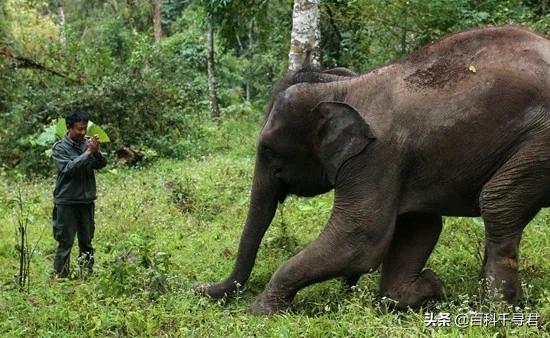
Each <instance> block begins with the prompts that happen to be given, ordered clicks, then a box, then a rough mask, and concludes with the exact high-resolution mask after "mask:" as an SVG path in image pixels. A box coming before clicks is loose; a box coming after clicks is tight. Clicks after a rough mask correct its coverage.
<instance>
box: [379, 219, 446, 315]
mask: <svg viewBox="0 0 550 338" xmlns="http://www.w3.org/2000/svg"><path fill="white" fill-rule="evenodd" d="M441 228H442V222H441V216H439V215H433V214H424V213H408V214H403V215H400V216H399V217H398V218H397V222H396V227H395V234H394V236H393V240H392V242H391V245H390V248H389V250H388V252H387V253H386V256H385V257H384V262H383V265H382V279H381V282H380V294H381V295H382V296H386V297H389V298H391V299H393V300H395V301H397V303H396V306H397V307H398V308H405V307H408V306H410V307H417V306H420V305H422V304H423V303H424V302H426V301H427V300H430V299H439V298H442V297H443V296H444V294H445V291H444V287H443V283H442V282H441V281H440V280H439V278H438V277H437V276H436V274H435V273H434V272H433V271H431V270H424V271H422V269H423V268H424V265H425V264H426V261H427V260H428V257H429V256H430V254H431V252H432V250H433V248H434V246H435V244H436V243H437V240H438V238H439V234H440V233H441Z"/></svg>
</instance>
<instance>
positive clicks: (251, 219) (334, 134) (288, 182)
mask: <svg viewBox="0 0 550 338" xmlns="http://www.w3.org/2000/svg"><path fill="white" fill-rule="evenodd" d="M316 76H317V79H318V78H319V76H320V75H319V74H317V75H316ZM326 76H331V77H332V76H334V75H326ZM321 77H322V76H321ZM316 82H329V81H316ZM327 85H328V84H320V83H316V84H312V83H301V84H296V85H292V86H290V87H288V88H286V89H281V90H280V91H279V92H278V93H275V94H274V95H273V96H272V100H271V102H270V103H269V104H268V105H267V107H268V111H267V112H266V114H267V115H266V120H265V123H264V126H263V128H262V131H261V133H260V136H259V140H258V143H257V153H256V165H255V170H254V181H253V185H252V192H251V198H250V208H249V211H248V216H247V220H246V223H245V226H244V230H243V233H242V236H241V241H240V245H239V251H238V254H237V261H236V263H235V267H234V269H233V272H232V273H231V275H230V276H229V277H228V278H227V279H226V280H225V281H223V282H220V283H217V284H213V285H208V286H206V287H203V288H202V290H203V291H204V292H206V293H207V294H208V295H210V296H212V297H216V298H217V297H223V296H224V295H225V294H229V293H232V292H234V291H235V290H236V284H243V283H244V282H245V281H246V280H247V279H248V277H249V275H250V272H251V270H252V267H253V265H254V261H255V258H256V254H257V251H258V247H259V245H260V242H261V240H262V238H263V235H264V233H265V231H266V230H267V228H268V227H269V225H270V223H271V221H272V219H273V216H274V214H275V211H276V209H277V204H278V203H279V202H280V203H282V202H283V201H284V199H285V197H286V196H287V195H288V194H294V195H298V196H315V195H319V194H322V193H325V192H327V191H330V190H331V189H332V188H333V187H335V185H337V182H338V172H339V169H340V168H341V167H342V165H343V164H344V163H345V162H346V161H348V160H349V159H351V158H353V157H354V156H356V155H358V154H359V153H361V152H362V151H363V149H365V147H366V146H367V144H368V143H369V142H370V140H372V139H373V135H372V134H371V132H370V130H369V127H368V125H367V123H366V122H365V121H364V120H363V118H362V117H361V116H360V114H359V113H358V112H357V111H356V110H355V109H354V108H353V107H351V106H349V105H348V104H346V103H342V102H333V101H324V100H323V99H324V98H326V96H324V94H323V93H324V92H325V91H323V90H321V91H320V92H318V91H317V89H318V88H317V87H320V86H327Z"/></svg>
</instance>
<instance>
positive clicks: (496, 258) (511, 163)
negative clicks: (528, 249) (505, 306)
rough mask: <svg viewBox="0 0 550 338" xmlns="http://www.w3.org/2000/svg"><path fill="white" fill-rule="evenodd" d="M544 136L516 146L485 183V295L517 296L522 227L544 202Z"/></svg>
mask: <svg viewBox="0 0 550 338" xmlns="http://www.w3.org/2000/svg"><path fill="white" fill-rule="evenodd" d="M548 140H549V139H548V138H542V139H540V142H536V141H534V140H532V142H530V143H528V144H526V145H524V146H523V148H521V149H519V150H518V151H517V152H516V153H515V154H514V155H513V156H512V157H511V158H510V159H509V160H508V161H507V162H506V163H505V164H504V165H503V166H502V167H501V168H500V169H499V170H498V171H497V173H496V174H495V175H494V176H493V177H492V178H491V179H490V180H489V181H488V182H487V183H486V184H485V186H484V187H483V189H482V191H481V194H480V198H479V205H480V210H481V215H482V217H483V220H484V222H485V259H484V263H483V269H482V274H483V276H484V277H485V280H486V283H487V285H486V288H485V291H486V295H487V296H490V297H491V298H495V297H500V295H502V296H503V298H504V300H506V301H507V302H509V303H511V304H515V303H517V301H518V299H519V297H520V290H519V285H518V284H519V283H518V253H519V252H518V251H519V249H518V247H519V242H520V239H521V234H522V232H523V229H524V227H525V226H526V225H527V224H528V223H529V222H530V221H531V219H532V218H533V217H534V216H535V215H536V214H537V212H538V211H539V210H540V209H541V208H542V207H543V206H544V205H545V204H547V202H548V197H549V196H548V194H549V192H548V187H549V186H550V144H549V142H548Z"/></svg>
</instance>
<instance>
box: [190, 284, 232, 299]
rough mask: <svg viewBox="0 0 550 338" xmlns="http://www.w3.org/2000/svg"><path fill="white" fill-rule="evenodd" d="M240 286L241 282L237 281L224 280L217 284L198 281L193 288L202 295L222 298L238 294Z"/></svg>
mask: <svg viewBox="0 0 550 338" xmlns="http://www.w3.org/2000/svg"><path fill="white" fill-rule="evenodd" d="M239 287H240V284H239V283H237V282H233V283H228V282H226V281H224V282H220V283H215V284H202V283H197V284H195V285H193V290H194V291H195V292H196V293H198V294H200V295H204V296H208V297H211V298H216V299H220V298H224V297H227V296H232V295H234V294H236V293H237V292H238V290H239Z"/></svg>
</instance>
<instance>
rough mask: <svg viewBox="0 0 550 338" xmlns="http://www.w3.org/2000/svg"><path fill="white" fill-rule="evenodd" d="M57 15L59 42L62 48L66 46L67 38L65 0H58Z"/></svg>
mask: <svg viewBox="0 0 550 338" xmlns="http://www.w3.org/2000/svg"><path fill="white" fill-rule="evenodd" d="M57 15H58V16H59V31H60V34H59V42H60V43H61V46H65V42H66V38H65V1H64V0H58V1H57Z"/></svg>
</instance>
